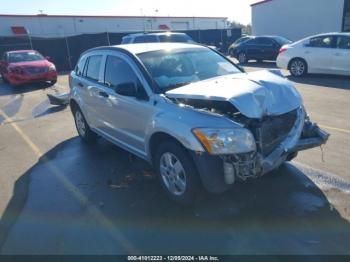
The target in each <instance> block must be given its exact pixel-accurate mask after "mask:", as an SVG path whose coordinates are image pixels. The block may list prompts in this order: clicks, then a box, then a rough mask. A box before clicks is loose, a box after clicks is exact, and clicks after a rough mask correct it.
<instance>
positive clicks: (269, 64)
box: [243, 61, 278, 69]
mask: <svg viewBox="0 0 350 262" xmlns="http://www.w3.org/2000/svg"><path fill="white" fill-rule="evenodd" d="M243 66H245V67H257V68H264V69H266V68H267V69H278V67H277V65H276V62H275V61H264V62H248V63H246V64H244V65H243Z"/></svg>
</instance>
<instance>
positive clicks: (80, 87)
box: [71, 53, 104, 128]
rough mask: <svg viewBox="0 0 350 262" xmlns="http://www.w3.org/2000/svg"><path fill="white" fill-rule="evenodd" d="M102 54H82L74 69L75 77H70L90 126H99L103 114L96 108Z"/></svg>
mask: <svg viewBox="0 0 350 262" xmlns="http://www.w3.org/2000/svg"><path fill="white" fill-rule="evenodd" d="M102 60H103V54H99V53H94V54H91V55H88V56H83V57H82V58H81V59H80V60H79V62H78V64H77V66H76V69H75V74H76V77H73V78H72V80H71V81H72V83H71V85H72V87H74V88H75V90H76V92H78V97H79V98H80V101H79V102H80V106H81V109H82V110H83V113H84V116H85V118H86V120H87V122H88V123H89V125H90V127H91V128H100V127H101V126H102V125H103V123H104V120H103V116H101V115H100V113H99V112H98V110H97V105H98V103H99V99H101V94H99V93H98V91H99V85H100V83H99V81H100V79H101V70H102Z"/></svg>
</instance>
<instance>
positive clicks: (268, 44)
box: [260, 37, 280, 60]
mask: <svg viewBox="0 0 350 262" xmlns="http://www.w3.org/2000/svg"><path fill="white" fill-rule="evenodd" d="M260 42H261V49H262V51H261V52H262V54H261V56H262V57H261V59H262V60H276V58H277V55H278V51H279V47H280V46H279V45H278V44H277V43H276V42H275V41H274V40H273V39H270V38H267V37H263V38H261V40H260Z"/></svg>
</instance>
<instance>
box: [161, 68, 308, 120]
mask: <svg viewBox="0 0 350 262" xmlns="http://www.w3.org/2000/svg"><path fill="white" fill-rule="evenodd" d="M166 95H167V96H168V97H170V98H179V99H180V98H181V99H200V100H215V101H229V102H230V103H231V104H233V105H234V106H235V107H236V108H237V109H238V110H239V111H240V112H241V113H242V114H243V115H245V116H246V117H249V118H262V117H263V116H268V115H281V114H284V113H287V112H290V111H292V110H294V109H296V108H298V107H300V106H302V104H303V102H302V98H301V96H300V94H299V93H298V91H297V90H296V89H295V88H294V87H293V85H292V84H291V82H289V81H288V80H287V79H285V78H283V77H282V75H281V74H280V72H279V71H278V70H276V71H272V70H271V71H257V72H253V73H248V74H247V73H240V74H233V75H226V76H221V77H217V78H212V79H208V80H204V81H200V82H195V83H191V84H188V85H186V86H183V87H179V88H176V89H173V90H170V91H168V92H166Z"/></svg>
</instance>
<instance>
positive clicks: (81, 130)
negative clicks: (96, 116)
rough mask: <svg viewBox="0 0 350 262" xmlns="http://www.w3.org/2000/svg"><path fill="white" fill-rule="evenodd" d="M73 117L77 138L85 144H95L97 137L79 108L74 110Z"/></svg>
mask: <svg viewBox="0 0 350 262" xmlns="http://www.w3.org/2000/svg"><path fill="white" fill-rule="evenodd" d="M73 116H74V122H75V127H76V128H77V132H78V134H79V137H80V138H81V139H82V140H83V141H84V142H86V143H93V142H95V141H96V139H97V135H96V133H94V132H93V131H92V130H91V129H90V127H89V125H88V123H87V122H86V120H85V117H84V115H83V113H82V112H81V110H80V108H79V107H75V108H74V110H73Z"/></svg>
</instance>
